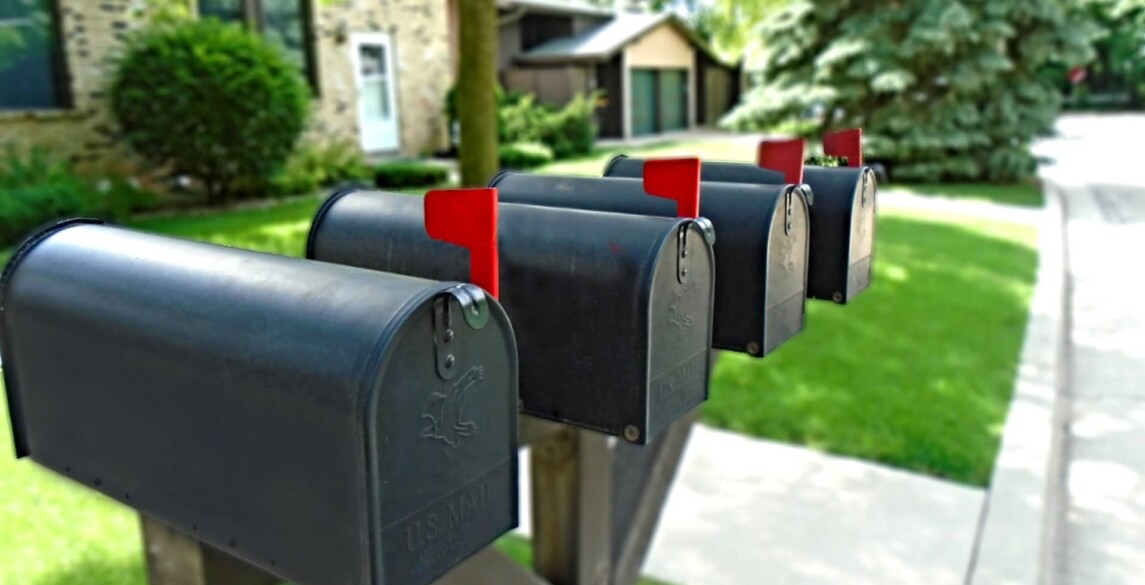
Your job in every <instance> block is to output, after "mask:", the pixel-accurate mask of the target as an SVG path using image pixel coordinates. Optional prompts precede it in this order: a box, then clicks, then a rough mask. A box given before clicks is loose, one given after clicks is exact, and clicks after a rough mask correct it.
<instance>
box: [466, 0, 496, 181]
mask: <svg viewBox="0 0 1145 585" xmlns="http://www.w3.org/2000/svg"><path fill="white" fill-rule="evenodd" d="M457 7H458V21H459V22H458V24H459V28H460V37H461V43H460V51H459V53H460V55H461V56H460V63H459V65H460V66H459V68H458V73H457V117H458V119H459V120H460V122H461V144H460V145H459V148H460V156H461V184H462V186H465V187H483V186H485V184H486V183H487V182H488V181H489V179H491V178H493V175H494V174H495V173H496V172H497V168H498V156H497V97H496V91H497V7H496V5H495V4H494V0H461V1H460V2H458V3H457Z"/></svg>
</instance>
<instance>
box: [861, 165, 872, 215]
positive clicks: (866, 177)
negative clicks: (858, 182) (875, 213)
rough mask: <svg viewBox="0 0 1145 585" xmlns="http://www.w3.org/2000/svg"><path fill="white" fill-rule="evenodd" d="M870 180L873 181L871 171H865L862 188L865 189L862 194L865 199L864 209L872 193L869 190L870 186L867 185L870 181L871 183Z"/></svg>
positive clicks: (863, 202)
mask: <svg viewBox="0 0 1145 585" xmlns="http://www.w3.org/2000/svg"><path fill="white" fill-rule="evenodd" d="M870 180H871V177H870V171H866V170H864V171H863V187H862V189H863V191H862V193H863V195H862V197H863V199H862V206H863V207H866V206H867V202H868V201H869V200H870V192H869V190H868V186H869V185H868V184H867V183H868V181H870Z"/></svg>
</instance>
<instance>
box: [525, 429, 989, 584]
mask: <svg viewBox="0 0 1145 585" xmlns="http://www.w3.org/2000/svg"><path fill="white" fill-rule="evenodd" d="M521 466H522V468H521V478H522V481H521V487H522V490H523V491H522V493H521V506H522V507H521V519H522V525H521V527H520V528H519V529H518V532H519V533H521V534H523V535H525V536H528V535H529V534H530V533H531V526H530V525H529V517H530V515H529V509H528V505H529V500H530V496H529V494H528V493H527V490H528V486H529V482H528V481H526V479H527V478H528V476H529V475H528V474H529V469H528V467H529V466H528V458H527V457H522V459H521ZM982 501H983V490H981V489H977V488H971V487H966V486H962V485H958V484H954V483H951V482H946V481H941V480H937V479H933V478H929V477H926V476H922V475H918V474H914V473H908V472H904V471H898V470H895V469H891V468H888V467H883V466H880V465H875V464H871V463H867V462H864V461H859V460H856V459H847V458H842V457H834V456H830V455H824V454H822V453H819V452H816V451H812V450H811V449H806V448H803V447H795V446H791V445H786V444H782V443H776V442H773V441H765V440H761V439H753V438H749V437H745V436H743V435H740V434H737V433H731V432H727V431H720V430H715V429H712V428H709V427H706V426H704V425H697V426H696V428H695V429H694V430H693V431H692V437H691V440H690V441H689V443H688V447H687V450H686V452H685V454H684V460H683V463H682V465H681V468H680V471H679V473H678V475H677V476H676V482H675V485H674V486H673V488H672V493H671V496H670V497H669V499H668V505H667V507H666V509H665V512H664V515H663V517H662V518H661V520H660V526H659V530H657V533H656V538H655V540H654V541H653V544H652V550H651V552H650V555H649V558H648V560H647V562H646V563H645V567H644V573H646V574H648V575H651V576H654V577H657V578H660V579H664V580H668V581H671V582H673V583H680V584H684V585H755V584H770V583H775V584H785V585H803V584H822V585H827V584H839V583H847V584H848V585H867V584H869V585H890V584H896V583H897V584H902V585H915V584H919V583H926V584H929V585H943V584H951V585H954V584H959V583H962V582H963V579H964V576H965V572H966V567H967V565H968V563H969V562H970V554H971V549H972V544H973V541H974V538H975V533H976V532H977V530H978V522H979V514H980V513H981V511H982Z"/></svg>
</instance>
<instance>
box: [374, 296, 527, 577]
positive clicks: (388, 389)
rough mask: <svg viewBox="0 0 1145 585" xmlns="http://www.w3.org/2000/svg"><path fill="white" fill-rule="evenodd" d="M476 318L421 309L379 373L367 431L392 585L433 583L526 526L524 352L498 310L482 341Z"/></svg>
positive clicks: (448, 307)
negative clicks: (521, 403)
mask: <svg viewBox="0 0 1145 585" xmlns="http://www.w3.org/2000/svg"><path fill="white" fill-rule="evenodd" d="M469 288H472V289H475V288H476V287H472V286H471V285H469ZM469 306H472V305H468V306H462V305H461V304H460V303H459V302H458V297H455V296H453V295H441V296H439V297H437V298H436V299H434V300H433V302H430V303H424V304H421V305H419V306H418V307H417V309H416V311H415V312H413V313H411V314H410V315H409V316H408V317H407V318H406V319H404V320H403V321H402V322H403V327H402V328H401V329H400V330H399V331H397V332H396V333H395V334H394V335H393V337H392V342H391V343H392V345H391V348H392V349H391V350H390V352H389V353H388V354H387V356H386V357H385V360H384V362H383V363H382V364H381V367H380V375H379V379H378V382H377V386H376V389H375V391H374V393H373V394H372V400H371V402H372V406H371V407H370V408H369V409H368V412H369V413H370V416H369V420H367V421H366V424H367V432H368V433H369V434H370V435H371V438H370V440H369V441H368V444H369V445H371V446H372V447H373V450H372V451H371V452H370V453H368V454H367V458H368V459H369V461H370V466H371V472H372V476H373V477H374V478H376V481H377V482H378V483H377V493H378V496H377V499H376V501H377V502H378V503H379V504H380V505H379V506H377V507H376V508H375V510H374V511H373V514H374V515H375V517H376V521H375V522H376V524H375V526H377V527H378V529H377V531H376V532H375V534H378V535H379V538H380V549H381V551H382V555H381V558H380V559H379V562H378V563H377V564H376V566H377V567H380V568H381V571H382V576H383V578H382V579H381V580H380V581H379V582H380V583H383V584H389V583H410V584H428V583H431V582H433V581H434V580H435V579H436V578H438V577H440V576H441V575H442V574H444V573H445V572H446V571H447V570H449V568H451V567H453V566H455V565H457V564H458V563H460V562H461V561H463V560H465V559H466V558H468V557H469V556H470V555H472V554H474V553H476V552H477V551H479V550H481V549H482V548H483V547H485V546H486V545H487V544H489V543H490V542H492V541H493V540H495V539H496V538H497V537H499V536H500V535H502V534H504V533H505V532H508V531H509V530H512V529H513V528H515V527H516V526H517V511H518V502H517V481H518V473H517V442H516V437H517V392H516V391H513V392H506V391H505V390H506V389H514V390H515V389H516V388H517V364H516V362H515V357H516V348H515V347H514V346H515V343H514V341H513V336H512V335H511V333H512V332H511V330H510V329H509V328H508V327H509V325H508V321H507V319H506V317H505V316H504V314H503V313H501V311H500V308H499V307H496V305H491V304H490V305H486V306H485V308H484V309H481V308H480V307H479V308H478V310H479V311H481V310H483V311H485V313H486V315H487V317H489V318H488V321H486V322H485V323H484V324H483V325H481V328H480V329H475V328H474V327H473V326H471V325H470V324H469V323H468V322H467V320H466V318H465V313H466V311H468V310H470V309H469V308H468V307H469ZM492 312H496V313H498V315H492V316H490V315H489V313H492ZM478 324H480V323H478ZM486 329H489V330H500V332H501V335H491V333H493V331H487V330H486ZM447 331H448V332H450V333H447ZM506 332H508V333H509V335H504V333H506ZM429 338H432V340H433V341H432V343H429V344H428V347H427V339H429ZM395 390H398V391H395Z"/></svg>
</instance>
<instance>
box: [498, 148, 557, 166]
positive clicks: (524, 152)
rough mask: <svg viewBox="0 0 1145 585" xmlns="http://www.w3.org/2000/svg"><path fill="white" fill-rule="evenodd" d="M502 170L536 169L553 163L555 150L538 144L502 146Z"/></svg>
mask: <svg viewBox="0 0 1145 585" xmlns="http://www.w3.org/2000/svg"><path fill="white" fill-rule="evenodd" d="M500 154H501V168H504V169H521V170H525V169H534V168H537V167H539V166H541V165H547V164H549V163H551V162H553V158H554V157H553V149H551V148H549V147H547V146H545V145H544V144H540V143H537V142H517V143H513V144H505V145H502V146H501V153H500Z"/></svg>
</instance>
